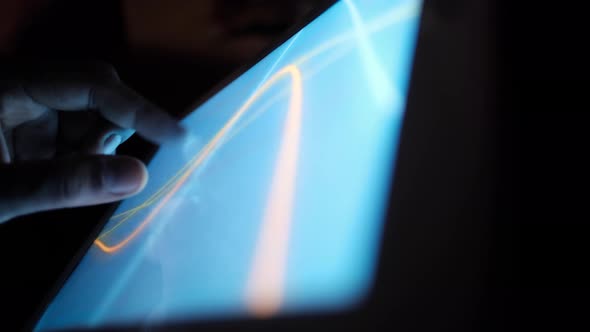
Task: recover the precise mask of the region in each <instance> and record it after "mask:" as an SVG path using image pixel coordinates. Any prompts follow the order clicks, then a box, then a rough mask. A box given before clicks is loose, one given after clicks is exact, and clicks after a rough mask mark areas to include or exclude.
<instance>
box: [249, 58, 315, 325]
mask: <svg viewBox="0 0 590 332" xmlns="http://www.w3.org/2000/svg"><path fill="white" fill-rule="evenodd" d="M291 68H292V69H294V70H292V71H290V74H291V80H292V97H291V105H290V111H289V113H288V114H287V120H286V121H285V128H284V130H283V137H282V140H281V148H280V150H279V155H278V158H277V163H276V165H275V171H274V175H273V178H272V183H271V189H270V192H269V194H268V200H267V204H266V209H265V212H264V219H263V220H262V226H261V228H260V234H259V236H258V241H257V242H256V244H257V245H256V249H255V252H254V261H253V263H252V269H251V271H250V277H249V279H248V284H247V288H246V304H247V308H248V309H249V310H250V311H251V312H252V313H253V314H254V315H257V316H262V317H265V316H269V315H272V314H274V313H275V312H276V311H278V309H279V307H280V304H281V301H282V297H283V283H284V281H285V271H286V264H287V259H286V258H287V251H288V250H287V249H288V243H289V237H290V236H289V232H290V230H291V220H292V218H293V205H294V202H295V191H296V190H295V189H296V188H295V187H296V176H297V161H298V158H299V146H300V144H299V143H300V139H301V120H302V112H301V110H302V108H303V107H302V103H303V89H302V86H303V79H302V77H301V73H300V72H299V71H298V70H295V68H297V67H295V66H291Z"/></svg>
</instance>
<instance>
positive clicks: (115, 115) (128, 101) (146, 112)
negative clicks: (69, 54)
mask: <svg viewBox="0 0 590 332" xmlns="http://www.w3.org/2000/svg"><path fill="white" fill-rule="evenodd" d="M22 88H23V92H24V93H25V95H26V96H27V97H28V98H30V99H32V101H33V102H35V103H38V104H41V105H43V106H46V107H49V108H52V109H57V110H62V111H80V110H97V111H98V112H100V114H101V115H102V116H103V117H104V118H105V119H107V120H109V121H111V122H112V123H114V124H116V125H118V126H120V127H122V128H125V129H134V130H136V131H137V133H138V134H139V135H140V136H142V137H143V138H145V139H147V140H149V141H151V142H153V143H157V144H161V143H165V142H166V141H169V140H174V139H178V138H182V137H184V136H185V135H186V130H185V129H184V128H183V127H182V126H181V125H180V124H179V122H178V121H177V120H176V119H174V118H173V117H172V116H171V115H169V114H168V113H166V112H164V111H163V110H161V109H160V108H159V107H157V106H155V105H154V104H152V103H150V102H149V101H147V100H146V99H145V98H143V97H142V96H140V95H139V94H138V93H136V92H135V91H133V90H132V89H131V88H129V87H128V86H126V85H125V84H123V83H122V82H120V81H118V80H113V81H109V82H105V81H104V80H100V81H98V80H93V79H84V78H68V77H54V78H45V79H43V80H32V81H30V82H27V83H25V84H23V86H22Z"/></svg>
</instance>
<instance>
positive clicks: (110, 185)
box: [0, 156, 148, 223]
mask: <svg viewBox="0 0 590 332" xmlns="http://www.w3.org/2000/svg"><path fill="white" fill-rule="evenodd" d="M147 177H148V175H147V170H146V168H145V166H144V165H143V163H141V162H140V161H139V160H137V159H134V158H130V157H123V156H84V157H77V158H66V159H60V160H51V161H36V162H27V163H14V164H8V165H0V223H2V222H4V221H6V220H9V219H11V218H14V217H17V216H21V215H25V214H29V213H35V212H40V211H46V210H53V209H59V208H69V207H77V206H86V205H96V204H102V203H108V202H113V201H118V200H121V199H123V198H125V197H128V196H131V195H134V194H136V193H138V192H139V191H141V190H142V189H143V187H144V186H145V184H146V182H147Z"/></svg>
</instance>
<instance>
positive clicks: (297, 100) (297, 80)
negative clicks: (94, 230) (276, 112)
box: [94, 65, 303, 254]
mask: <svg viewBox="0 0 590 332" xmlns="http://www.w3.org/2000/svg"><path fill="white" fill-rule="evenodd" d="M285 76H289V77H291V85H292V94H291V100H290V105H289V111H288V115H287V120H286V123H285V133H284V136H283V143H282V145H281V148H280V150H279V159H278V162H277V169H276V171H275V176H274V177H273V179H274V180H273V185H272V187H271V188H272V189H271V193H276V189H274V188H275V184H274V183H276V182H277V181H283V180H284V181H285V183H293V184H294V179H284V178H282V177H289V176H290V177H293V178H294V173H295V172H296V167H294V168H292V169H291V167H292V165H291V164H287V167H289V170H288V172H285V171H283V170H282V167H284V166H282V165H284V164H285V161H283V160H284V159H285V158H284V157H283V156H284V155H285V153H292V152H293V151H295V152H296V151H298V144H299V143H298V142H299V138H298V137H295V138H293V137H290V135H294V133H297V136H298V135H299V128H300V126H301V123H300V116H301V115H300V114H301V105H302V99H303V89H302V81H303V80H302V75H301V72H300V70H299V68H298V67H297V66H296V65H288V66H286V67H284V68H283V69H281V70H280V71H278V72H277V73H276V74H274V75H273V76H272V77H271V78H269V79H268V81H266V83H264V84H263V85H262V86H261V87H260V89H258V90H257V91H256V92H255V93H254V94H253V95H252V96H251V97H250V98H249V99H248V100H247V101H246V102H245V103H244V104H243V105H242V107H241V108H240V109H238V111H237V112H236V113H235V114H234V115H233V116H232V117H231V118H230V119H229V120H228V121H227V122H226V124H225V125H224V126H223V127H222V128H221V129H220V130H219V131H218V132H217V134H215V136H214V137H213V138H212V139H211V140H210V141H209V143H207V145H205V147H204V148H203V149H202V150H201V151H200V152H199V153H198V154H197V156H196V157H195V158H194V159H193V162H192V163H191V164H190V166H189V167H188V168H187V169H186V170H185V171H184V172H183V173H182V175H181V176H180V177H179V178H178V180H177V181H176V183H175V184H174V186H173V187H172V189H171V190H170V191H169V192H168V193H167V194H166V195H165V196H164V197H163V198H162V200H161V201H160V202H159V203H158V204H157V205H156V206H155V207H154V209H153V210H152V211H150V213H149V214H148V216H147V217H146V218H145V219H144V220H143V221H142V222H141V223H140V224H139V226H138V227H137V228H135V229H134V231H133V232H132V233H131V234H129V235H128V236H127V237H125V238H124V239H123V240H121V241H120V242H119V243H117V244H114V245H109V244H107V243H105V242H104V241H103V240H102V238H101V236H99V237H98V238H97V239H96V240H95V241H94V244H95V245H96V246H97V247H98V248H99V249H100V250H102V251H104V252H105V253H109V254H112V253H115V252H117V251H119V250H120V249H121V248H123V247H124V246H126V245H127V244H128V243H129V242H130V241H131V240H133V239H134V238H135V237H137V235H139V233H141V232H142V231H143V230H144V229H145V227H146V226H147V225H148V224H149V223H150V222H151V221H152V220H153V219H154V218H155V217H156V215H158V213H159V212H160V211H161V210H162V208H164V206H165V205H166V204H167V203H168V201H169V200H170V199H171V198H172V196H174V194H176V192H177V191H178V190H179V189H180V188H181V187H182V185H184V184H185V183H186V181H187V180H188V178H189V177H190V175H191V174H192V173H193V172H194V171H195V170H196V169H197V168H198V167H199V166H200V165H201V164H202V163H203V162H204V161H205V160H206V159H207V158H208V157H209V156H210V155H211V153H212V152H213V151H214V150H215V149H216V148H217V147H218V146H220V145H221V143H222V142H223V139H224V137H225V136H226V135H227V134H228V133H229V132H230V131H231V129H232V128H233V127H234V126H235V125H236V123H237V122H238V121H239V120H240V119H241V117H242V116H243V115H244V114H245V113H246V111H247V110H248V109H250V107H251V106H252V104H253V103H254V102H256V100H258V98H260V96H262V95H263V94H264V93H265V92H266V91H267V90H268V89H270V88H271V87H272V86H273V85H274V84H276V83H277V82H278V81H279V80H280V79H281V78H283V77H285ZM293 114H296V115H293ZM293 121H295V122H293ZM286 135H289V139H285V137H286ZM293 142H296V144H297V146H295V147H294V146H293ZM285 151H286V152H285ZM295 158H296V157H295ZM295 160H296V159H295ZM279 168H281V169H279ZM278 194H279V195H283V198H287V199H292V197H293V193H291V192H288V191H285V190H282V191H280V192H279V193H278ZM273 195H274V194H273ZM283 198H278V201H279V202H282V201H284V199H283ZM276 200H277V198H273V197H272V196H271V197H269V202H268V204H277V201H276ZM277 208H278V209H279V210H280V209H285V208H287V209H290V208H292V207H291V204H286V205H285V204H280V207H277ZM274 209H276V208H273V210H274ZM267 210H268V207H267ZM290 214H291V211H290V210H289V211H282V212H280V215H290Z"/></svg>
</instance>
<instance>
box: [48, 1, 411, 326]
mask: <svg viewBox="0 0 590 332" xmlns="http://www.w3.org/2000/svg"><path fill="white" fill-rule="evenodd" d="M420 9H421V1H420V0H370V1H365V0H346V1H340V2H338V3H336V4H335V5H334V6H332V7H331V8H330V9H328V10H327V11H326V12H324V13H323V14H322V15H320V16H319V17H318V18H317V19H315V20H314V21H312V22H311V23H310V24H308V25H307V26H306V27H305V28H303V29H302V30H300V31H299V32H298V33H296V34H295V35H293V36H292V37H291V38H290V39H289V40H287V41H286V42H285V43H284V44H282V45H281V46H279V47H278V48H277V49H276V50H274V51H273V52H272V53H270V54H269V55H268V56H267V57H265V58H264V59H263V60H262V61H260V62H259V63H257V64H256V65H255V66H253V67H252V68H251V69H249V70H248V71H246V72H245V73H244V74H243V75H241V76H240V77H238V78H237V79H236V80H235V81H233V82H232V83H230V84H229V85H227V86H226V87H225V88H224V89H222V90H220V92H219V93H217V94H216V95H214V96H213V97H212V98H210V99H209V100H208V101H206V102H205V103H204V104H202V105H201V106H199V107H198V108H197V109H195V111H194V112H192V113H191V114H190V115H189V116H188V117H186V118H185V119H184V120H183V121H184V125H185V126H186V127H187V128H188V129H189V131H190V132H191V135H190V137H189V138H188V139H187V140H186V141H184V142H182V143H179V144H177V145H168V146H163V147H161V149H160V150H159V151H158V152H157V153H156V155H155V157H154V158H153V160H152V162H151V163H150V164H149V167H148V169H149V174H150V180H149V183H148V185H147V187H146V188H145V190H144V191H143V192H142V193H140V194H139V195H137V196H135V197H133V198H130V199H127V200H125V201H124V202H122V204H121V205H120V206H119V208H118V210H117V211H116V212H115V214H114V215H113V216H112V217H111V219H110V220H109V222H108V223H107V224H106V226H105V227H104V229H103V230H102V232H101V233H100V235H99V236H98V238H97V239H96V240H95V241H94V244H93V245H92V246H91V247H90V249H89V250H88V251H87V253H86V254H85V255H84V257H83V258H82V260H81V261H80V262H79V264H78V265H77V267H76V268H75V269H74V271H73V272H72V274H71V275H70V276H69V278H68V279H67V281H66V282H65V283H64V284H63V286H62V288H61V290H60V291H59V292H58V293H57V295H56V296H55V297H54V299H53V300H52V302H51V303H50V304H49V306H48V307H47V309H46V311H45V312H44V314H43V316H42V318H41V320H40V321H39V322H38V324H37V330H51V329H64V328H82V327H103V326H111V325H135V326H141V325H142V324H159V323H166V322H170V321H173V322H179V321H199V320H219V319H227V318H247V317H252V318H264V317H270V316H274V315H281V314H284V313H301V312H326V311H339V310H346V309H348V308H352V307H354V306H355V304H358V303H359V302H360V301H361V300H362V299H363V298H364V297H365V296H366V295H367V292H368V291H369V290H370V288H371V286H372V280H373V277H374V272H375V267H376V263H377V256H378V248H379V241H380V235H381V232H382V227H383V224H384V220H385V213H386V208H387V205H388V195H389V191H390V182H391V178H392V170H393V167H394V161H395V155H396V149H397V145H398V140H399V134H400V129H401V124H402V120H403V113H404V107H405V99H406V94H407V90H408V82H409V78H410V71H411V64H412V57H413V53H414V47H415V43H416V37H417V30H418V25H419V24H418V23H419V16H420Z"/></svg>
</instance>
